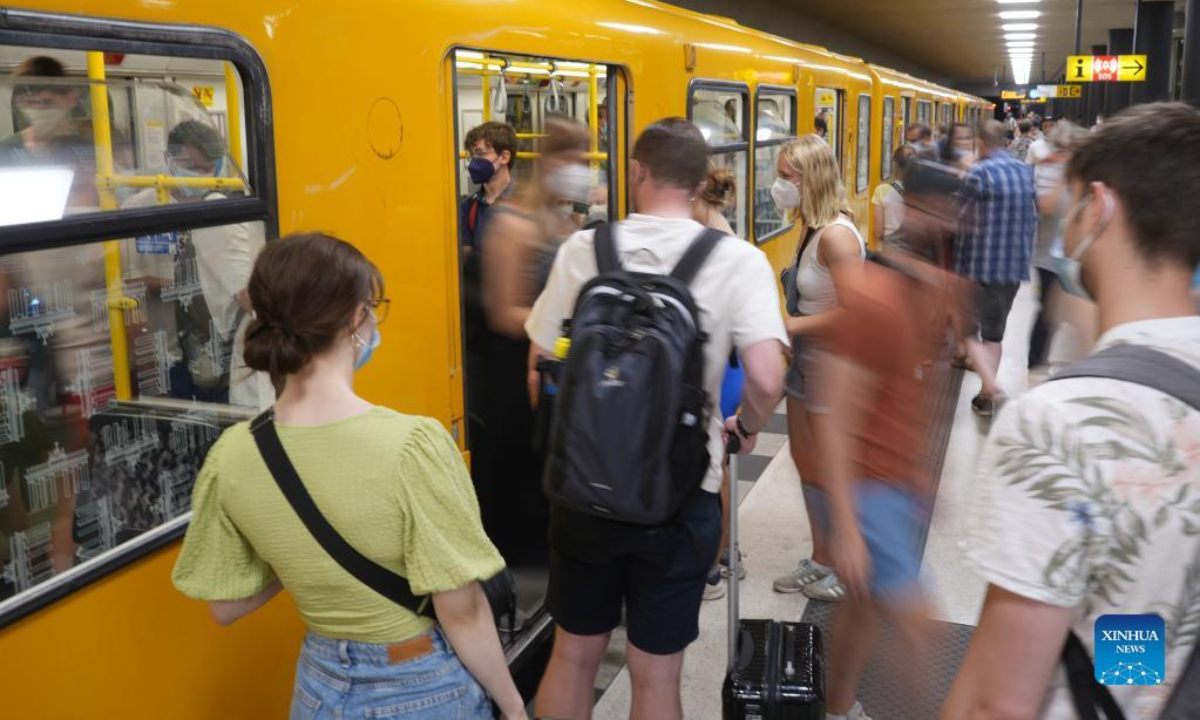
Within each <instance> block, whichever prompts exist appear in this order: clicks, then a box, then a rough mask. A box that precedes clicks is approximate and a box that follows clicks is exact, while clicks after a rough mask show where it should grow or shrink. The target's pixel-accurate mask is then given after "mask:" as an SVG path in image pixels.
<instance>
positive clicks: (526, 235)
mask: <svg viewBox="0 0 1200 720" xmlns="http://www.w3.org/2000/svg"><path fill="white" fill-rule="evenodd" d="M542 132H543V133H544V134H545V137H544V138H542V140H541V141H540V144H539V151H540V158H539V159H538V161H537V165H536V175H535V177H534V179H533V181H532V182H528V183H523V184H522V185H521V186H520V188H519V189H518V190H517V192H516V193H515V194H514V195H513V197H511V198H509V199H503V200H500V201H499V202H497V203H496V204H495V205H494V206H493V208H492V211H491V214H490V215H489V218H488V225H487V230H486V232H487V236H486V237H485V238H484V242H483V244H482V248H483V249H482V251H481V261H482V266H483V309H484V317H485V318H486V319H487V336H488V337H487V342H486V350H485V355H486V360H485V363H486V369H485V371H484V372H485V373H486V374H487V377H486V381H485V385H486V387H487V388H488V392H487V396H486V398H485V399H484V401H483V402H484V407H483V408H482V413H481V415H482V420H483V422H484V424H485V427H486V428H487V431H486V433H485V436H484V441H483V443H482V445H483V447H481V448H480V449H479V452H480V454H481V455H482V456H481V457H478V458H477V462H478V464H477V465H476V469H477V472H476V478H475V480H476V484H477V486H478V487H479V488H480V503H481V505H482V506H483V519H484V526H485V527H486V528H487V529H488V534H489V535H490V536H491V538H492V539H493V541H494V542H495V543H496V545H497V547H499V548H500V552H501V553H503V554H504V556H505V558H506V559H507V560H508V562H509V564H520V563H523V562H525V561H529V560H536V559H538V558H540V556H541V554H543V553H544V546H545V529H546V523H547V521H548V513H547V509H546V505H545V498H544V497H543V495H542V492H541V481H540V479H541V471H540V470H541V459H540V458H539V457H538V456H537V454H536V453H535V451H534V447H533V444H532V441H531V438H532V437H533V428H534V412H533V401H532V400H531V397H530V385H529V382H528V380H529V377H528V360H529V339H528V338H527V337H526V335H525V319H526V318H527V317H529V312H530V310H531V309H532V308H533V302H534V300H536V299H537V297H538V295H540V294H541V292H542V288H543V287H544V286H545V284H546V279H547V278H548V277H549V275H550V266H551V265H552V264H553V262H554V256H555V254H556V253H557V251H558V246H559V244H561V243H562V242H563V241H564V240H566V239H567V238H568V237H569V236H570V235H571V234H572V233H574V232H575V231H576V230H578V229H579V228H580V223H581V220H582V218H583V216H584V215H586V213H587V200H588V194H589V191H590V190H591V189H592V186H593V185H594V184H595V183H594V182H593V180H592V172H591V170H590V168H589V167H588V166H587V164H586V160H585V158H584V153H585V152H587V149H588V133H587V129H586V128H585V127H584V126H583V125H581V124H580V123H578V122H576V121H575V120H572V119H571V118H568V117H565V116H562V115H550V116H549V117H547V118H546V121H545V123H544V126H543V130H542ZM531 554H532V555H533V556H534V557H531Z"/></svg>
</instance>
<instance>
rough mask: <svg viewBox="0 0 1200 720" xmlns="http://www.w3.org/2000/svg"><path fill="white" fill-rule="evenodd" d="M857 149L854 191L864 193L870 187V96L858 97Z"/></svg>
mask: <svg viewBox="0 0 1200 720" xmlns="http://www.w3.org/2000/svg"><path fill="white" fill-rule="evenodd" d="M857 142H858V147H856V148H855V153H856V156H855V158H854V160H855V172H854V178H855V179H854V191H855V192H856V193H858V194H859V195H861V194H863V193H865V192H866V191H867V188H868V187H870V185H871V96H870V95H859V96H858V138H857Z"/></svg>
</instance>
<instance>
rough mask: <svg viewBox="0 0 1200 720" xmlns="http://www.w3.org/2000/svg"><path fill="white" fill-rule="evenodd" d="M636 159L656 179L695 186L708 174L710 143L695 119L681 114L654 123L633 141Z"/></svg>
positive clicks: (688, 188)
mask: <svg viewBox="0 0 1200 720" xmlns="http://www.w3.org/2000/svg"><path fill="white" fill-rule="evenodd" d="M633 159H634V160H637V161H638V162H639V163H641V164H642V165H645V166H646V168H647V169H648V170H649V171H650V175H651V176H652V177H653V178H654V180H655V181H657V182H664V183H670V184H671V185H674V186H675V187H679V188H684V189H686V190H694V189H696V188H698V187H700V183H702V182H704V178H705V177H706V176H707V175H708V143H706V142H704V136H703V135H701V134H700V130H699V129H698V128H697V127H696V126H695V125H693V124H692V123H690V122H688V121H687V120H684V119H683V118H680V117H670V118H664V119H662V120H659V121H658V122H655V123H653V124H651V125H650V126H649V127H647V128H646V129H645V130H643V131H642V134H641V135H639V136H638V139H637V142H636V143H634V145H633Z"/></svg>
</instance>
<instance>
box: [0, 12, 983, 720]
mask: <svg viewBox="0 0 1200 720" xmlns="http://www.w3.org/2000/svg"><path fill="white" fill-rule="evenodd" d="M36 58H49V59H51V60H52V61H53V62H50V63H46V61H44V60H40V61H39V62H42V64H43V66H55V64H57V67H61V68H62V70H63V72H62V75H61V76H50V77H39V76H36V75H35V78H36V81H37V83H36V84H35V85H31V84H30V82H31V78H30V76H29V75H21V76H18V75H16V74H15V73H16V71H17V70H18V69H19V68H28V67H30V66H31V65H30V62H31V59H36ZM45 74H46V73H42V75H45ZM51 75H53V73H51ZM38 93H41V94H42V95H44V96H45V97H48V98H66V100H64V103H66V104H64V105H63V112H65V113H69V114H71V115H72V117H73V118H74V119H75V121H76V122H75V125H74V126H75V127H77V128H79V129H80V130H79V136H78V137H76V138H75V139H74V140H73V141H72V142H75V143H76V144H75V145H74V146H70V145H68V146H64V147H73V148H75V150H74V152H73V153H72V154H71V155H70V157H66V158H63V157H55V158H52V160H53V161H52V162H46V163H40V164H39V163H32V162H28V163H27V162H25V161H24V160H25V159H27V158H28V157H35V156H37V155H38V153H39V152H42V153H45V152H47V150H46V148H44V147H42V148H39V147H38V145H37V144H36V143H35V142H33V141H30V140H29V136H28V135H22V133H23V132H24V131H25V126H26V122H27V121H28V116H32V115H31V113H29V112H27V111H26V110H27V109H28V108H29V107H31V106H30V104H29V103H31V102H34V101H35V99H36V96H38ZM31 98H34V99H33V100H31ZM47 102H51V101H47ZM23 108H25V110H23ZM43 109H45V108H43ZM993 109H994V107H993V106H992V105H991V104H990V103H988V102H986V101H984V100H981V99H979V98H975V97H971V96H967V95H964V94H962V93H958V92H956V91H953V90H950V89H947V88H943V87H939V86H937V85H934V84H932V83H929V82H926V81H924V80H921V79H918V78H915V77H911V76H909V75H906V74H904V73H900V72H896V71H893V70H889V69H887V68H882V67H877V66H874V65H871V64H869V63H866V62H864V61H862V60H860V59H858V58H853V57H847V56H844V55H839V54H837V53H836V52H832V51H830V50H827V49H824V48H820V47H815V46H811V45H804V44H799V43H795V42H792V41H789V40H786V39H784V38H779V37H774V36H772V35H769V34H766V33H763V32H759V31H756V30H752V29H750V28H746V27H742V26H739V25H738V24H737V23H735V22H733V21H731V20H728V19H724V18H719V17H712V16H706V15H702V14H698V13H694V12H689V11H685V10H681V9H678V8H674V7H672V6H669V5H665V4H662V3H658V2H653V1H651V0H588V2H576V3H563V2H549V1H548V0H510V1H508V2H478V1H473V2H472V1H468V0H438V2H415V1H412V0H400V1H396V0H389V1H384V0H345V1H344V2H340V3H336V4H329V3H318V2H297V1H296V0H237V1H234V0H19V4H18V6H7V7H0V153H8V154H7V155H3V154H0V194H2V195H3V196H2V197H0V283H2V284H3V286H4V287H2V288H0V305H2V306H4V307H5V308H6V309H7V312H4V311H3V310H0V324H3V323H4V322H8V323H9V324H8V326H7V327H5V328H3V331H2V332H0V657H3V658H4V663H3V669H2V670H0V678H2V680H0V688H3V689H4V692H3V693H2V694H0V716H3V717H8V718H20V719H22V720H23V719H25V718H75V717H122V718H143V717H144V718H164V717H165V718H267V717H281V716H283V715H284V714H285V713H286V712H287V707H288V703H289V701H290V688H291V683H292V676H293V669H294V663H295V658H296V656H297V653H298V648H299V644H300V642H301V639H302V637H303V634H304V632H303V627H302V623H301V621H300V618H299V616H298V615H297V613H296V612H295V610H294V608H293V607H292V606H291V603H290V601H289V600H288V599H287V598H286V595H285V596H283V597H281V598H280V599H277V600H275V601H274V602H272V603H271V604H270V605H269V606H267V607H265V608H263V609H262V610H260V611H259V612H257V613H255V614H254V615H253V616H252V617H250V618H247V619H246V620H244V621H242V622H239V623H238V624H237V625H236V626H233V627H230V628H227V629H222V628H218V627H217V626H216V625H215V624H214V623H213V622H212V620H211V619H210V618H209V616H208V611H207V609H206V608H205V607H204V606H203V604H202V603H199V602H193V601H190V600H188V599H186V598H184V597H183V596H182V595H180V594H179V593H178V592H176V591H175V590H174V589H173V588H172V586H171V582H170V573H171V568H172V565H173V563H174V561H175V557H176V554H177V550H178V541H179V538H180V537H181V536H182V533H183V532H184V529H185V528H186V523H187V519H188V509H189V507H190V505H189V492H190V487H191V482H192V480H193V478H194V474H195V471H196V468H197V465H198V463H199V462H200V461H201V459H202V457H203V448H204V447H205V446H206V445H207V444H208V443H211V441H212V439H213V438H214V437H215V436H216V434H217V433H218V432H219V430H220V428H222V427H225V426H227V425H228V424H230V423H232V422H236V421H237V420H240V419H244V418H246V417H250V416H252V415H253V414H254V413H255V412H256V411H257V410H258V408H261V407H264V406H266V405H268V404H269V403H270V398H271V395H270V388H269V386H262V384H261V383H260V384H259V386H258V387H253V388H249V389H245V388H241V389H235V388H233V386H232V382H231V381H230V380H229V366H230V365H231V364H232V365H236V363H237V353H238V352H239V351H238V346H237V341H236V339H235V337H232V336H231V337H229V339H228V342H227V343H225V342H224V341H221V342H218V340H219V339H220V337H221V336H220V334H219V333H217V332H216V331H214V332H213V333H212V334H211V335H207V336H205V335H203V334H201V335H200V337H202V338H205V339H204V340H203V341H197V340H195V339H194V338H190V339H189V337H187V333H183V332H181V331H180V327H181V325H180V323H182V322H184V321H182V320H179V318H180V317H181V313H183V314H186V313H187V312H188V311H190V309H191V308H192V306H193V304H197V303H199V302H200V299H203V298H205V296H206V294H210V295H211V292H210V290H211V288H212V287H214V286H217V285H220V284H221V283H222V282H224V283H226V284H229V283H233V282H236V281H237V279H238V278H240V277H244V273H246V272H248V265H247V261H246V259H247V258H251V257H252V253H253V250H254V249H255V248H257V247H260V246H261V243H262V242H264V241H266V242H269V241H270V240H271V239H272V238H275V237H278V236H279V235H281V234H286V233H289V232H293V231H298V230H310V229H313V230H324V231H328V232H331V233H333V234H335V235H337V236H339V237H342V238H344V239H346V240H349V241H351V242H353V243H354V244H356V245H357V246H359V247H360V248H362V250H363V251H364V252H365V253H366V254H367V255H368V256H369V257H370V258H371V259H372V260H373V261H375V262H376V263H377V264H378V265H379V267H380V268H381V269H382V271H383V274H384V277H385V279H386V283H387V288H388V293H389V296H390V299H391V303H390V305H391V317H390V319H389V321H388V324H387V326H386V327H385V329H384V331H385V334H386V338H387V340H386V342H385V343H384V344H383V345H382V347H381V348H380V349H379V351H378V353H377V354H376V358H377V359H376V360H375V361H374V362H373V363H372V364H371V365H370V366H369V367H367V368H366V369H364V370H363V371H362V372H361V373H360V375H359V377H358V381H359V383H360V385H359V389H360V391H361V392H362V393H363V394H364V395H365V397H367V398H369V399H370V400H372V401H374V402H377V403H379V404H383V405H387V406H390V407H393V408H396V409H398V410H400V411H402V412H406V413H412V414H421V415H429V416H433V417H436V418H438V419H440V420H441V421H442V422H443V423H444V424H445V425H446V427H447V428H449V429H450V431H451V433H452V434H453V435H454V436H455V437H456V438H457V439H458V441H459V443H460V444H461V446H462V447H463V449H464V451H465V449H466V448H467V438H466V433H467V424H466V421H465V418H466V417H467V408H466V407H465V402H466V401H465V397H464V391H463V385H464V374H465V367H464V363H465V359H464V351H463V332H462V327H463V323H462V314H463V310H462V308H463V300H462V284H461V275H460V259H461V258H460V247H459V239H458V238H459V228H458V224H459V222H460V216H459V203H460V199H461V198H462V197H463V196H464V195H465V194H466V193H468V192H470V188H471V186H470V183H469V178H468V175H467V173H466V163H465V161H464V157H465V153H464V152H463V140H464V138H465V135H466V133H467V131H468V130H469V129H470V128H471V127H473V126H475V125H477V124H479V123H481V122H484V121H487V120H503V121H507V122H510V123H512V124H513V125H514V127H516V129H517V131H518V134H519V135H518V136H519V137H520V138H521V150H522V152H521V153H520V154H519V157H520V158H521V159H522V161H521V162H519V163H518V167H517V170H518V171H519V172H518V176H519V177H518V181H519V182H520V181H521V178H522V177H528V173H529V172H530V169H531V168H532V167H534V166H535V164H536V159H537V157H538V141H539V139H540V138H539V136H540V135H541V130H542V122H543V120H544V119H545V118H546V117H547V115H549V114H551V113H565V114H567V115H570V116H573V117H575V118H577V119H579V120H580V121H581V122H583V123H584V124H585V125H586V126H587V127H588V129H589V133H590V148H589V152H588V153H587V154H586V157H587V158H588V160H589V161H590V162H591V165H592V167H593V170H594V178H595V180H596V182H597V183H599V184H600V185H602V186H606V187H605V190H604V191H603V192H598V193H594V196H595V198H596V199H595V202H594V205H595V206H596V208H606V209H605V210H604V213H605V214H606V216H607V217H611V218H613V219H616V218H619V217H622V216H624V215H625V214H626V213H627V212H628V211H629V207H628V206H629V201H628V196H627V191H628V183H627V171H628V169H629V160H628V158H629V153H630V151H631V147H632V140H633V138H635V137H636V136H637V133H638V132H639V131H640V130H641V129H642V128H644V127H645V126H646V125H648V124H649V123H651V122H653V121H654V120H657V119H659V118H662V117H664V116H672V115H674V116H684V117H689V118H691V119H692V120H693V121H694V122H696V124H697V125H698V126H699V127H700V128H701V131H702V132H703V133H704V134H705V137H706V138H707V139H708V141H709V143H710V145H711V147H712V151H713V162H714V164H716V165H718V166H721V167H726V168H728V169H730V170H731V171H732V172H733V175H734V177H735V179H736V181H737V189H736V197H735V199H734V202H733V203H732V204H731V206H730V208H729V209H728V210H727V211H726V215H727V218H728V219H729V221H730V224H731V226H732V227H733V228H734V230H735V231H736V232H737V234H738V235H739V236H741V237H742V238H743V239H744V240H745V241H747V242H753V243H756V244H757V245H758V246H760V247H761V248H762V249H763V251H764V252H766V253H767V255H768V256H769V257H770V259H771V261H772V263H773V264H774V265H775V266H776V267H781V266H783V265H784V264H786V263H788V262H789V261H790V260H791V256H792V253H794V252H795V248H796V242H797V240H798V228H797V227H795V226H794V225H793V224H792V223H791V222H790V221H789V219H788V218H787V217H785V216H784V215H782V214H781V213H780V212H779V211H778V210H777V209H776V207H775V206H774V204H773V203H772V201H771V198H770V192H769V188H770V185H771V183H772V182H773V180H774V178H775V169H774V168H775V162H776V159H777V154H778V152H779V149H780V147H781V146H782V144H783V143H785V142H786V141H787V140H788V139H789V138H791V137H794V136H796V135H797V134H802V133H810V132H814V130H815V128H816V127H817V126H818V125H822V126H823V127H824V128H826V138H827V140H828V142H829V143H830V144H831V145H832V147H833V148H834V150H835V152H836V153H837V155H838V157H839V158H840V160H841V165H842V169H843V174H844V179H845V184H846V189H847V191H848V194H849V196H850V202H851V208H852V210H853V212H854V216H855V218H856V221H857V222H858V223H859V225H860V226H861V229H862V231H863V232H864V235H865V236H867V237H870V235H869V232H868V231H869V227H868V224H869V222H870V218H871V213H870V206H869V203H870V198H871V194H872V192H873V191H874V189H875V187H876V186H877V185H878V184H879V183H880V182H883V181H884V180H885V179H886V177H885V176H886V174H887V173H888V172H889V166H890V153H891V150H892V149H894V148H895V147H897V145H898V144H900V143H902V142H903V141H904V137H903V128H904V126H905V124H906V123H908V122H911V121H917V120H921V121H924V122H927V123H928V124H930V125H933V126H937V125H947V124H949V123H950V122H952V121H971V122H975V121H979V120H982V119H984V118H985V117H990V115H991V113H992V112H993ZM818 119H819V122H818ZM189 124H192V125H189ZM194 124H199V125H203V126H205V127H206V128H209V130H205V131H203V132H205V133H207V132H210V131H214V132H216V133H217V135H218V136H219V137H220V138H222V142H223V143H224V144H225V145H224V146H223V148H222V150H221V152H220V153H218V154H219V157H216V156H214V157H215V160H216V165H217V167H218V171H217V177H215V178H210V179H208V180H193V179H184V178H181V177H180V174H178V173H173V172H172V169H173V167H174V165H173V163H175V162H177V160H175V159H174V158H173V157H172V156H171V153H170V152H168V149H169V148H170V147H171V145H172V143H174V142H175V137H176V136H177V134H178V133H180V132H182V130H181V128H184V129H186V128H188V127H193V128H194ZM23 138H24V139H23ZM23 142H24V143H25V144H24V145H22V143H23ZM81 147H82V148H86V151H84V152H81V151H80V150H79V148H81ZM6 157H7V158H8V160H5V158H6ZM601 198H603V199H601ZM181 243H182V244H181ZM193 244H194V248H193V249H192V251H191V253H192V254H188V252H185V249H186V248H188V247H191V246H192V245H193ZM181 248H183V249H181ZM234 249H236V251H237V253H234ZM230 257H236V262H235V261H234V260H229V261H228V262H230V263H233V264H236V265H237V267H233V265H232V264H231V265H230V266H229V267H225V266H223V265H222V264H221V263H223V262H226V260H223V259H222V258H230ZM225 300H226V301H227V300H228V295H226V297H225ZM208 303H209V305H210V308H211V310H212V315H213V318H214V319H213V321H212V322H214V323H215V322H216V320H215V317H216V315H217V307H218V305H219V300H217V299H213V298H211V297H210V298H209V300H208ZM225 305H229V303H228V302H226V303H225ZM221 307H224V309H225V311H226V312H232V311H235V310H236V308H235V307H233V306H232V305H229V307H225V306H221ZM239 322H241V320H240V319H235V320H233V321H232V325H230V326H229V327H231V328H233V329H234V330H235V331H236V329H237V327H238V323H239ZM235 334H236V333H234V335H235ZM197 358H199V359H201V360H202V359H204V358H209V359H211V360H213V362H214V363H215V365H214V366H215V367H217V368H218V369H217V370H216V371H207V372H206V370H205V366H204V363H197V360H196V359H197ZM221 363H225V370H224V371H221V370H220V367H221ZM198 364H199V365H200V367H199V369H197V366H198ZM222 372H224V373H225V375H224V376H222V375H221V373H222ZM47 377H49V378H50V380H47V379H46V378H47ZM222 377H224V380H222V379H221V378H222ZM221 382H224V383H225V385H224V386H222V385H220V383H221ZM181 383H182V384H183V385H185V386H189V387H193V388H198V390H196V392H193V393H192V394H191V395H190V396H188V397H191V398H197V397H198V398H200V399H199V400H196V399H192V400H184V399H181V396H180V394H179V393H178V392H177V391H176V390H177V388H178V387H179V386H180V384H181ZM542 580H544V578H542ZM521 581H522V582H521V589H522V592H525V593H526V594H528V587H529V586H534V587H535V588H536V586H537V583H538V582H539V576H538V575H537V573H536V572H534V573H532V574H528V575H526V576H525V577H523V578H521ZM521 604H522V605H521V612H520V628H519V629H518V630H517V631H515V632H511V633H504V639H505V646H506V651H507V653H508V656H509V660H510V664H512V665H513V667H514V670H515V671H520V672H526V673H531V674H532V675H533V676H534V680H536V673H537V663H538V658H539V657H540V656H541V654H542V653H544V651H545V647H546V644H547V642H548V637H549V634H548V631H549V627H550V626H549V618H548V617H546V615H545V612H544V611H543V610H542V609H541V604H540V597H538V594H537V592H536V590H535V591H534V592H533V594H532V596H530V597H523V598H522V599H521Z"/></svg>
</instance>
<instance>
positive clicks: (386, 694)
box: [290, 628, 493, 720]
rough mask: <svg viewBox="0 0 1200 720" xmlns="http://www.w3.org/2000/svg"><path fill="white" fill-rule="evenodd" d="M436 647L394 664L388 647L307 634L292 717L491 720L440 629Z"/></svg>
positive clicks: (477, 689) (475, 685)
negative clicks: (389, 657)
mask: <svg viewBox="0 0 1200 720" xmlns="http://www.w3.org/2000/svg"><path fill="white" fill-rule="evenodd" d="M429 632H430V635H431V638H432V640H433V652H431V653H429V654H428V655H423V656H421V657H418V658H413V659H412V660H408V661H406V662H401V663H395V664H393V663H392V662H391V661H390V660H389V659H388V650H387V648H388V646H387V645H377V644H375V643H363V642H355V641H353V640H333V639H331V638H326V637H321V636H320V635H316V634H314V633H311V632H310V633H309V634H308V637H306V638H305V639H304V646H303V648H302V649H301V650H300V660H299V662H298V663H297V665H296V687H295V690H294V692H293V694H292V710H291V715H290V718H291V720H309V719H310V718H320V719H322V720H325V719H326V718H329V719H332V718H351V717H354V718H390V717H405V718H411V719H412V720H444V719H446V718H453V719H454V720H460V719H461V720H475V719H476V718H479V719H481V720H482V719H484V718H486V719H487V720H491V718H492V717H493V715H492V704H491V701H490V700H489V699H488V696H487V693H485V692H484V691H483V688H482V687H480V685H479V683H478V682H476V680H475V678H473V677H471V674H470V673H469V672H467V669H466V668H465V667H463V665H462V663H461V662H459V660H458V656H457V655H455V654H454V651H453V650H452V649H451V648H450V645H449V644H448V643H447V642H446V638H445V637H444V636H443V635H442V631H441V630H440V629H437V628H435V629H433V630H430V631H429Z"/></svg>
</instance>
